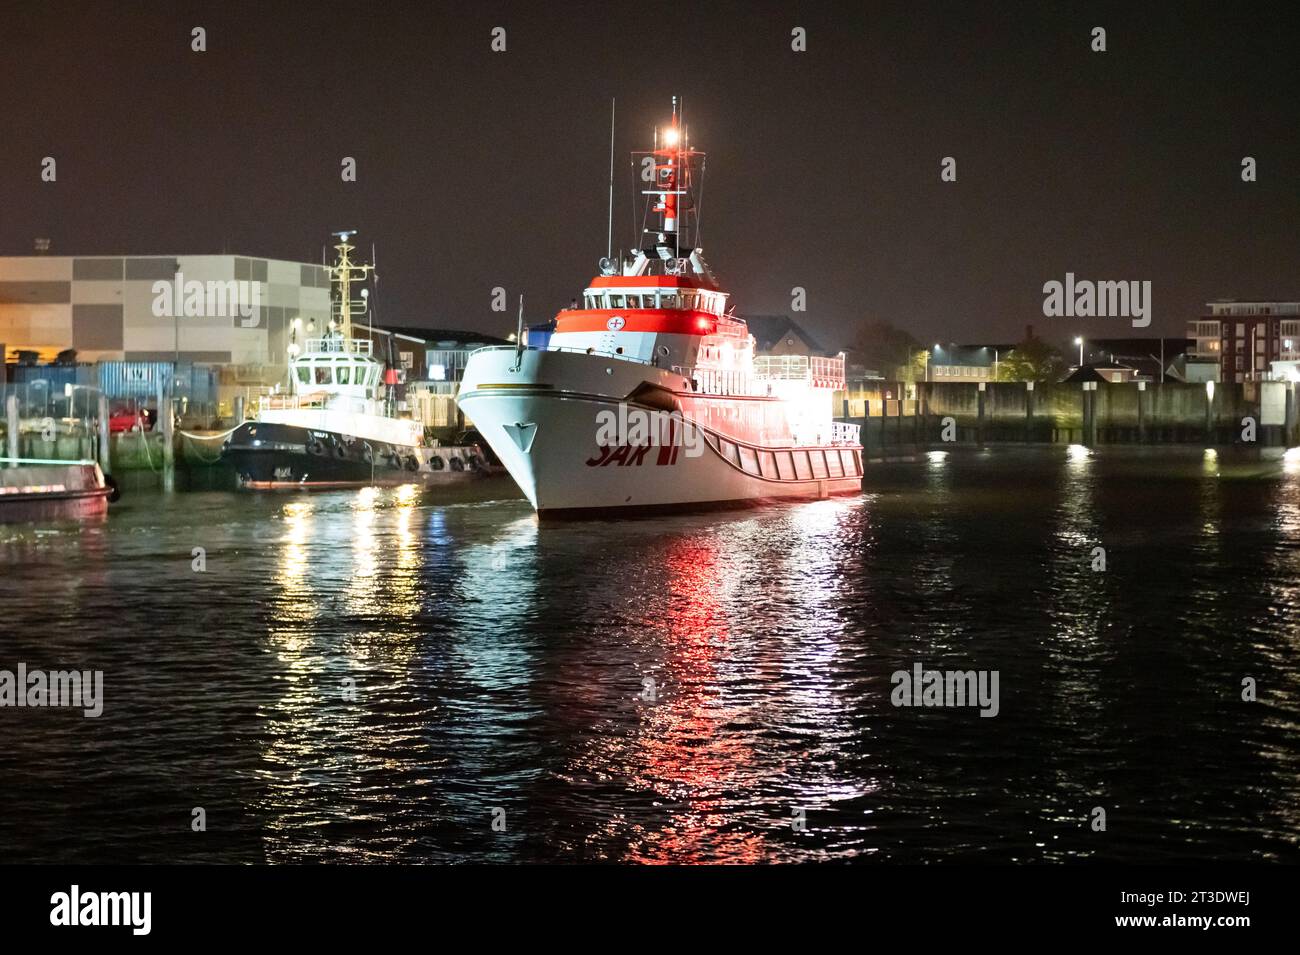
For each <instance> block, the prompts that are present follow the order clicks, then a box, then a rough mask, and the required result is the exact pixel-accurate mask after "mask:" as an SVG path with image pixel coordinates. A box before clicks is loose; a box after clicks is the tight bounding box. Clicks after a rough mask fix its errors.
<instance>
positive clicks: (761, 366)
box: [754, 355, 844, 390]
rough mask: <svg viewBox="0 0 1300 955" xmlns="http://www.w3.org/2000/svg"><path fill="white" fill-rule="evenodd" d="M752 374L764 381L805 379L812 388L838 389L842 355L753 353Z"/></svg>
mask: <svg viewBox="0 0 1300 955" xmlns="http://www.w3.org/2000/svg"><path fill="white" fill-rule="evenodd" d="M754 377H756V378H759V379H760V380H768V381H772V380H776V381H806V382H808V383H809V384H811V385H812V386H813V387H814V388H829V389H831V390H842V389H843V388H844V359H843V358H824V357H822V356H820V355H755V356H754Z"/></svg>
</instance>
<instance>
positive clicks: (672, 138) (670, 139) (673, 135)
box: [664, 126, 677, 146]
mask: <svg viewBox="0 0 1300 955" xmlns="http://www.w3.org/2000/svg"><path fill="white" fill-rule="evenodd" d="M664 142H665V143H666V144H667V145H669V146H676V145H677V127H676V126H669V127H668V128H667V129H666V130H664Z"/></svg>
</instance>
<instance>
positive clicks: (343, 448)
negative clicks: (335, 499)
mask: <svg viewBox="0 0 1300 955" xmlns="http://www.w3.org/2000/svg"><path fill="white" fill-rule="evenodd" d="M222 457H223V458H224V459H225V460H228V461H230V463H231V465H232V466H233V467H234V469H235V475H236V479H237V480H238V482H239V486H240V487H243V488H247V489H249V490H257V491H267V490H329V489H333V488H344V487H368V486H372V485H378V486H385V485H398V484H428V485H434V484H445V483H450V482H458V481H463V480H466V479H468V478H475V477H482V476H484V475H486V474H488V473H491V470H492V469H491V466H490V464H489V463H488V461H487V459H486V458H485V457H484V456H483V454H482V453H481V450H480V449H479V448H477V447H475V446H472V445H464V446H456V447H440V446H437V445H434V446H426V445H410V444H396V443H390V442H387V441H381V440H379V439H377V438H362V437H359V436H357V435H354V434H346V433H341V432H336V431H322V430H318V429H316V428H308V427H300V426H297V425H292V424H280V423H276V422H268V421H245V422H244V423H243V424H242V425H240V426H239V427H238V428H236V429H235V431H234V433H233V434H231V436H230V438H229V440H227V441H226V443H225V444H224V445H223V446H222Z"/></svg>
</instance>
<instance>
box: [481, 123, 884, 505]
mask: <svg viewBox="0 0 1300 955" xmlns="http://www.w3.org/2000/svg"><path fill="white" fill-rule="evenodd" d="M634 156H639V157H640V158H641V162H640V164H638V168H641V169H644V170H645V178H646V179H647V180H648V182H647V185H648V186H649V188H647V189H645V190H644V194H645V195H646V196H648V208H647V212H648V213H654V214H657V216H658V217H659V219H658V225H659V227H658V228H657V229H647V230H646V231H645V232H644V240H643V242H642V243H641V245H642V248H641V249H640V250H638V251H637V252H636V253H635V255H632V256H630V257H626V258H624V257H622V256H620V261H618V262H614V261H612V260H611V259H610V258H609V257H608V256H607V257H606V258H604V259H602V260H601V263H600V267H601V273H602V274H600V275H598V276H597V277H595V278H594V279H593V280H592V281H591V284H590V286H589V287H588V288H587V289H586V291H585V292H584V293H583V301H582V303H581V307H575V308H568V309H565V310H563V311H561V312H560V313H559V315H558V316H557V318H556V324H555V331H554V333H553V334H552V335H551V337H550V339H549V341H548V342H547V344H546V346H545V347H544V348H529V347H525V344H524V341H523V336H522V334H521V339H520V341H519V342H518V343H517V344H516V345H515V346H514V347H511V346H499V347H494V348H482V349H479V350H478V351H476V352H474V353H473V354H472V355H471V356H470V358H469V362H468V364H467V366H466V368H465V373H464V379H463V381H462V383H461V388H460V394H459V397H458V399H457V401H458V403H459V404H460V406H461V408H462V409H463V410H464V411H465V413H466V415H468V416H469V417H470V418H471V419H472V420H473V422H474V424H475V426H476V427H477V428H478V429H479V431H480V433H481V434H482V435H483V437H484V438H485V439H486V441H487V442H488V444H489V445H490V446H491V447H492V450H493V451H495V452H496V454H497V456H498V457H500V459H501V461H502V463H503V464H504V465H505V466H506V468H507V469H508V470H509V472H510V474H511V475H512V476H513V477H514V479H515V481H516V482H518V484H519V487H520V488H521V489H522V490H523V492H524V494H525V495H526V496H527V497H528V500H529V501H531V502H532V505H533V507H534V508H536V510H537V512H538V514H539V516H542V517H548V516H576V515H582V514H588V513H593V512H605V511H608V512H614V513H628V512H631V511H636V510H640V511H647V510H648V511H661V510H666V509H671V508H696V507H704V506H738V505H744V504H752V503H758V502H763V501H770V500H797V499H815V498H824V497H828V496H831V495H838V494H856V493H860V492H861V487H862V447H861V445H860V444H859V441H858V428H857V426H856V425H852V424H846V423H843V422H837V421H835V420H834V407H833V395H834V392H835V391H836V390H837V389H842V388H843V387H844V361H843V359H842V358H824V357H809V356H803V355H779V356H763V355H755V354H754V338H753V336H752V335H750V333H749V330H748V328H747V327H746V325H745V322H744V321H743V320H742V319H740V318H738V317H736V316H735V315H734V314H733V312H732V309H731V306H730V305H729V303H728V295H727V293H726V292H724V291H722V290H721V289H720V288H719V286H718V283H717V281H716V280H715V278H714V276H713V273H712V272H711V271H710V270H709V267H708V266H707V265H706V264H705V262H704V256H703V251H702V250H701V249H699V248H696V247H695V246H694V243H693V241H692V240H693V238H694V237H695V236H696V235H698V229H697V228H696V223H695V222H694V220H695V218H696V217H695V212H694V210H695V208H696V199H695V196H696V190H697V188H698V184H699V181H700V177H701V174H702V166H703V158H704V154H703V153H701V152H699V151H698V150H695V149H692V148H691V147H690V144H689V141H688V136H687V133H686V130H685V127H683V126H682V125H681V124H680V120H679V116H678V111H677V108H676V103H675V102H674V107H673V119H672V123H671V124H670V125H669V126H668V127H667V128H666V129H665V130H663V131H662V134H660V133H658V132H657V133H656V137H655V146H654V149H653V150H651V151H649V152H647V153H638V154H634ZM647 221H648V216H647ZM521 331H522V328H521Z"/></svg>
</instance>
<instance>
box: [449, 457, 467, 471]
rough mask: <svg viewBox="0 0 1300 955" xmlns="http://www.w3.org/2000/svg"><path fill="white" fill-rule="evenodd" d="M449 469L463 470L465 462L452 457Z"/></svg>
mask: <svg viewBox="0 0 1300 955" xmlns="http://www.w3.org/2000/svg"><path fill="white" fill-rule="evenodd" d="M451 469H452V470H453V471H463V470H465V462H464V461H462V460H461V459H460V458H452V459H451Z"/></svg>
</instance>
